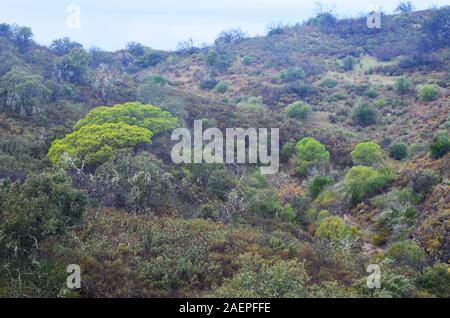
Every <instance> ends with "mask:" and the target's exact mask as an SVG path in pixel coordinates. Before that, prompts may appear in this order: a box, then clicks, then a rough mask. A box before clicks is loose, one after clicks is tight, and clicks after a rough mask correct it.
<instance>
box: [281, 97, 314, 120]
mask: <svg viewBox="0 0 450 318" xmlns="http://www.w3.org/2000/svg"><path fill="white" fill-rule="evenodd" d="M285 112H286V115H287V116H288V117H289V118H295V119H299V120H306V119H308V118H309V117H310V116H311V106H309V105H308V104H305V103H303V102H301V101H298V102H294V103H292V104H289V105H288V106H287V107H286V109H285Z"/></svg>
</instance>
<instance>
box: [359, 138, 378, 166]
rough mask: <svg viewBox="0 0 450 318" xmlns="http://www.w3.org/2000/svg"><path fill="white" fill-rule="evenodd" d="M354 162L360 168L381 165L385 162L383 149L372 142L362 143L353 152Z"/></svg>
mask: <svg viewBox="0 0 450 318" xmlns="http://www.w3.org/2000/svg"><path fill="white" fill-rule="evenodd" d="M352 161H353V163H354V164H355V165H358V166H372V165H373V164H376V163H380V162H382V161H383V153H382V151H381V147H380V146H379V145H378V144H376V143H374V142H372V141H367V142H363V143H360V144H358V145H357V146H356V148H355V150H354V151H352Z"/></svg>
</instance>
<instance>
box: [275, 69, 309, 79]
mask: <svg viewBox="0 0 450 318" xmlns="http://www.w3.org/2000/svg"><path fill="white" fill-rule="evenodd" d="M280 78H281V79H282V80H283V81H285V82H294V81H297V80H301V79H304V78H305V71H303V69H301V68H290V69H287V70H284V71H283V72H281V74H280Z"/></svg>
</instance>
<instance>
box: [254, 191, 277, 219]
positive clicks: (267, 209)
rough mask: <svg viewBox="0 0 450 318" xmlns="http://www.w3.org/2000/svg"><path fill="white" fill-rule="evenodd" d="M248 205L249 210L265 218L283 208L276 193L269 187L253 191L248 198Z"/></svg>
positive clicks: (275, 214)
mask: <svg viewBox="0 0 450 318" xmlns="http://www.w3.org/2000/svg"><path fill="white" fill-rule="evenodd" d="M248 207H249V210H250V211H251V212H253V213H255V214H257V215H260V216H262V217H266V218H271V217H276V216H277V215H279V213H280V212H281V210H282V209H283V207H282V206H281V204H280V202H279V200H278V196H277V194H276V193H275V192H274V191H272V190H270V189H262V190H257V191H255V192H254V193H253V194H252V195H251V197H250V199H249V202H248Z"/></svg>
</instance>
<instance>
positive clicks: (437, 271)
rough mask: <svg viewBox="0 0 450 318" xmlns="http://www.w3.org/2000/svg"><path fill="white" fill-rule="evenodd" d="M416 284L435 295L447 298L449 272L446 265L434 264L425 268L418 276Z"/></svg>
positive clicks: (449, 284)
mask: <svg viewBox="0 0 450 318" xmlns="http://www.w3.org/2000/svg"><path fill="white" fill-rule="evenodd" d="M418 284H419V286H421V287H423V288H425V289H426V290H428V291H429V292H431V293H432V294H433V295H435V296H436V297H440V298H449V297H450V291H449V288H448V286H450V272H449V270H448V265H446V264H435V265H434V266H433V267H429V268H427V269H425V273H424V275H423V276H422V277H420V278H419V280H418Z"/></svg>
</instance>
